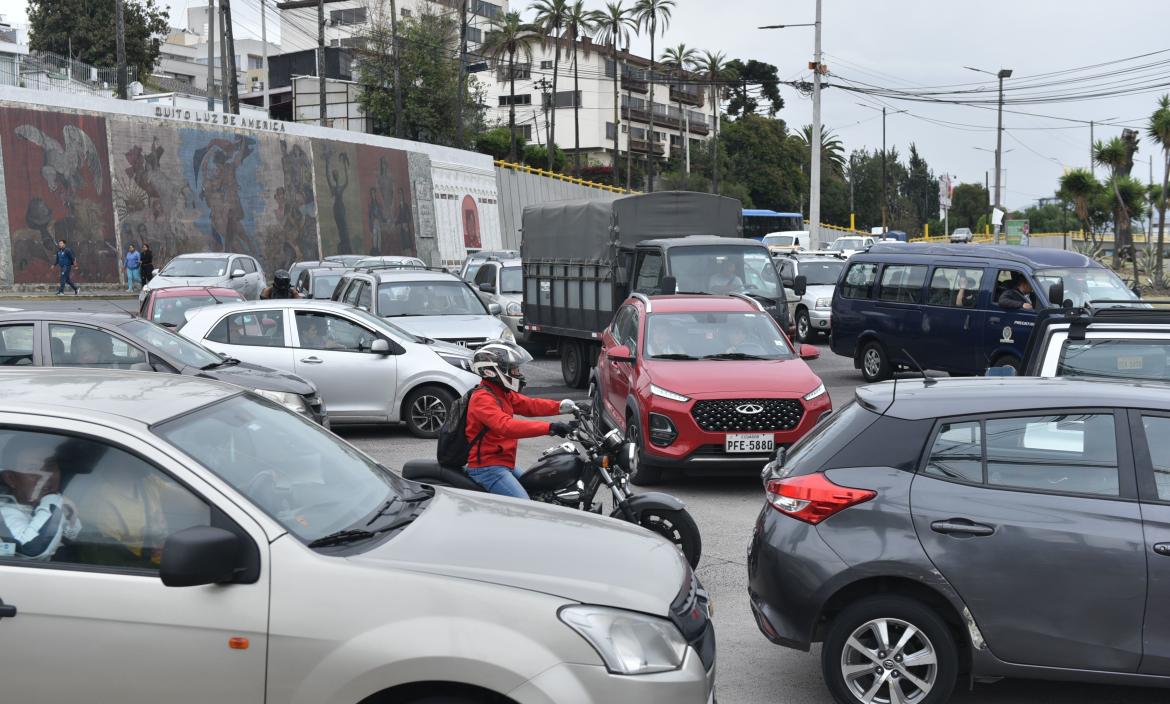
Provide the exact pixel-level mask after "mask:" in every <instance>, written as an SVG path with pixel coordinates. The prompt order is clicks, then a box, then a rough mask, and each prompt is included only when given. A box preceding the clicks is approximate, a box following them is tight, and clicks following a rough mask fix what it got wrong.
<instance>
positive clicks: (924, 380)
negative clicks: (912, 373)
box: [902, 347, 938, 386]
mask: <svg viewBox="0 0 1170 704" xmlns="http://www.w3.org/2000/svg"><path fill="white" fill-rule="evenodd" d="M902 354H904V355H906V356H907V357H909V358H910V361H911V362H913V363H914V369H915V370H917V371H918V373H919V374H921V375H922V385H923V386H934V385H935V384H937V383H938V380H937V379H932V378H930V377H929V376H927V375H926V372H925V371H924V370H923V369H922V365H921V364H919V363H918V360H917V359H914V355H912V354H910V353H909V352H907V351H906V348H905V347H903V348H902Z"/></svg>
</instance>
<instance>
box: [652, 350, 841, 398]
mask: <svg viewBox="0 0 1170 704" xmlns="http://www.w3.org/2000/svg"><path fill="white" fill-rule="evenodd" d="M647 366H648V367H649V369H650V375H649V376H650V383H652V384H654V385H655V386H660V387H662V388H664V389H667V390H668V391H673V392H675V393H678V394H683V395H684V396H695V397H710V396H712V395H716V394H718V395H726V394H744V395H746V396H748V397H761V396H776V395H782V394H801V395H803V394H806V393H808V392H809V391H812V390H813V389H815V388H816V387H817V385H818V384H820V383H821V380H820V378H819V377H818V376H817V375H816V374H814V373H813V370H812V369H809V366H808V365H807V364H805V362H804V360H803V359H761V360H733V359H724V360H705V361H702V362H697V361H687V360H678V361H672V360H666V359H654V360H648V361H647ZM765 379H767V380H769V381H768V382H764V381H762V380H765Z"/></svg>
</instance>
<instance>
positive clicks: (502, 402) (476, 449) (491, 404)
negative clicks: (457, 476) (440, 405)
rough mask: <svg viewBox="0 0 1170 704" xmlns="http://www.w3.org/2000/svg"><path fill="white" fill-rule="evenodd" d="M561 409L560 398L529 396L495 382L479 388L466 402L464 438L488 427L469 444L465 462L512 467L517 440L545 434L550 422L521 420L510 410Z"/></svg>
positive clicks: (526, 412)
mask: <svg viewBox="0 0 1170 704" xmlns="http://www.w3.org/2000/svg"><path fill="white" fill-rule="evenodd" d="M493 392H494V393H493ZM560 412H561V404H560V402H559V401H553V400H550V399H544V398H529V397H528V396H524V395H523V394H518V393H516V392H514V391H508V390H507V389H502V388H500V387H499V386H494V385H493V386H492V388H491V390H488V389H478V390H477V391H476V392H475V393H473V394H472V395H471V401H469V402H468V404H467V441H468V442H469V443H470V442H474V441H475V436H476V435H478V434H479V431H480V429H481V428H483V427H485V426H486V427H487V428H488V431H487V433H486V434H485V435H484V436H483V442H482V443H480V444H479V445H472V447H471V452H470V453H469V454H470V456H469V457H468V458H467V466H468V467H471V468H479V467H515V466H516V440H518V439H519V438H536V437H540V436H541V435H548V427H549V424H548V422H547V421H543V420H521V419H519V418H514V417H513V414H515V413H519V414H520V415H523V416H555V415H558V414H559V413H560Z"/></svg>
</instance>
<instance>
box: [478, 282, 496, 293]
mask: <svg viewBox="0 0 1170 704" xmlns="http://www.w3.org/2000/svg"><path fill="white" fill-rule="evenodd" d="M479 290H480V291H483V292H484V293H495V292H496V285H495V284H480V285H479Z"/></svg>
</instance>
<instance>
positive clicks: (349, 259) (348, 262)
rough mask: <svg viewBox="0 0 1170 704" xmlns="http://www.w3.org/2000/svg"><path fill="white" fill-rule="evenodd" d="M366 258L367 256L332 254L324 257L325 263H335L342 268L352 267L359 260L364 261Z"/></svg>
mask: <svg viewBox="0 0 1170 704" xmlns="http://www.w3.org/2000/svg"><path fill="white" fill-rule="evenodd" d="M367 256H369V255H366V254H333V255H330V256H328V257H325V261H327V262H337V263H339V264H341V265H343V266H347V267H352V266H353V265H355V264H357V263H358V262H360V261H361V260H363V259H365V258H366V257H367Z"/></svg>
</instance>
